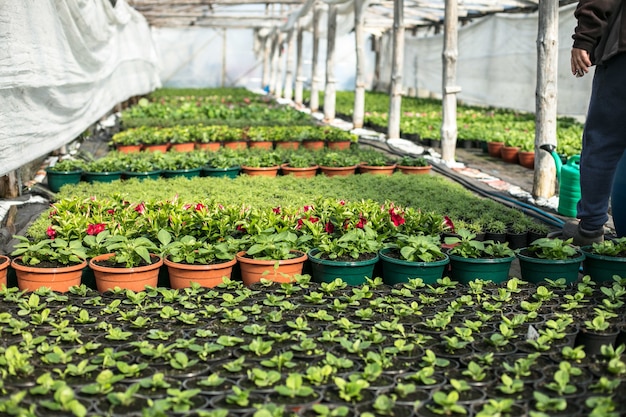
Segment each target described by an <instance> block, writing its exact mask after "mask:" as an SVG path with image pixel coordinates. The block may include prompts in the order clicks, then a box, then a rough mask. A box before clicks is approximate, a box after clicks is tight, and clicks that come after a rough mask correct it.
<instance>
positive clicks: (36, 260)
mask: <svg viewBox="0 0 626 417" xmlns="http://www.w3.org/2000/svg"><path fill="white" fill-rule="evenodd" d="M13 238H14V239H17V240H18V243H17V244H15V246H14V250H13V252H11V255H12V256H21V257H22V258H21V262H22V263H23V264H24V265H29V266H34V265H39V264H41V263H42V262H44V263H48V264H50V265H51V267H54V266H57V265H76V264H80V263H82V262H84V261H85V259H87V254H86V253H85V247H84V246H83V244H82V242H81V241H80V240H70V241H68V240H65V239H61V238H55V239H43V240H40V241H38V242H32V241H30V240H29V239H28V238H26V237H24V236H20V235H14V236H13Z"/></svg>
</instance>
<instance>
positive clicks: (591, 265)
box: [580, 246, 626, 282]
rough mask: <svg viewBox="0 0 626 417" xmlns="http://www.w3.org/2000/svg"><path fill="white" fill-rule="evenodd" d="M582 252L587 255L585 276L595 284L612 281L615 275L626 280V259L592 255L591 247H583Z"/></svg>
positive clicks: (584, 262)
mask: <svg viewBox="0 0 626 417" xmlns="http://www.w3.org/2000/svg"><path fill="white" fill-rule="evenodd" d="M580 250H581V252H582V253H584V254H585V259H584V260H583V274H585V275H589V276H590V277H591V279H592V280H594V281H595V282H606V281H612V280H613V275H617V276H619V277H620V278H626V258H624V257H621V256H607V255H598V254H597V253H592V252H591V246H583V247H582V248H580Z"/></svg>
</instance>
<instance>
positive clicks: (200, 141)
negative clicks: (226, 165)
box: [195, 125, 229, 151]
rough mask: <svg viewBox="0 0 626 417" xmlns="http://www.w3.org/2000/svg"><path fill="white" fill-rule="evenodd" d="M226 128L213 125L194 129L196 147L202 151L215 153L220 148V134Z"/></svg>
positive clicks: (226, 127)
mask: <svg viewBox="0 0 626 417" xmlns="http://www.w3.org/2000/svg"><path fill="white" fill-rule="evenodd" d="M226 129H229V127H228V126H221V125H214V126H203V125H199V126H197V127H196V130H195V136H196V147H197V148H198V149H200V150H203V151H217V150H219V149H220V147H221V146H222V133H223V132H224V131H225V130H226Z"/></svg>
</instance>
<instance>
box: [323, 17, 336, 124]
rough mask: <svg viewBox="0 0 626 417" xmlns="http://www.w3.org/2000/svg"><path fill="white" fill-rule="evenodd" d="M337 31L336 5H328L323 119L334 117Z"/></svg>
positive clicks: (328, 119) (329, 119)
mask: <svg viewBox="0 0 626 417" xmlns="http://www.w3.org/2000/svg"><path fill="white" fill-rule="evenodd" d="M336 33H337V6H334V5H329V6H328V32H327V34H326V89H325V90H324V121H326V122H331V121H333V120H334V119H335V104H336V95H337V92H336V88H337V87H336V85H337V80H336V79H335V34H336Z"/></svg>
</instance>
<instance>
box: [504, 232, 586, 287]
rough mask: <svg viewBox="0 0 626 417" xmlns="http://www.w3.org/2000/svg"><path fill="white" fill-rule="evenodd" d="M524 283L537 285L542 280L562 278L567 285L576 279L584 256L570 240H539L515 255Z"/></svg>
mask: <svg viewBox="0 0 626 417" xmlns="http://www.w3.org/2000/svg"><path fill="white" fill-rule="evenodd" d="M516 255H517V258H518V259H519V262H520V270H521V274H522V279H523V280H524V281H528V282H532V283H535V284H538V283H540V282H542V281H544V280H547V279H549V280H553V281H554V280H556V279H559V278H564V279H565V281H566V282H567V283H572V282H574V281H576V280H577V279H578V271H579V269H580V264H581V262H582V261H583V260H584V259H585V254H584V253H582V252H581V251H580V250H579V249H577V248H575V247H574V246H573V245H572V239H567V240H563V239H560V238H547V237H546V238H541V239H537V240H535V241H534V242H532V243H531V244H530V245H529V246H528V247H527V248H524V249H520V250H518V252H517V253H516Z"/></svg>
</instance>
